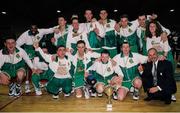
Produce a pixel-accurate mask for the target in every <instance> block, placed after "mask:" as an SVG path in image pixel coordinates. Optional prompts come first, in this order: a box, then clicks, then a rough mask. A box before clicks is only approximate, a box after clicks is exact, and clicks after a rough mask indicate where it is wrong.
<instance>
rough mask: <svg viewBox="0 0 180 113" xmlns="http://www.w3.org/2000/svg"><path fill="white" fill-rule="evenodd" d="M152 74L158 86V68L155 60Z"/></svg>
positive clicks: (154, 83)
mask: <svg viewBox="0 0 180 113" xmlns="http://www.w3.org/2000/svg"><path fill="white" fill-rule="evenodd" d="M152 75H153V85H154V86H157V68H156V64H155V62H153V68H152Z"/></svg>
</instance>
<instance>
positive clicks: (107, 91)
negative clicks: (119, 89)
mask: <svg viewBox="0 0 180 113" xmlns="http://www.w3.org/2000/svg"><path fill="white" fill-rule="evenodd" d="M104 92H105V94H106V95H107V96H108V101H107V106H106V107H107V111H111V110H112V100H111V99H112V95H113V88H112V87H111V86H107V87H106V88H105V90H104Z"/></svg>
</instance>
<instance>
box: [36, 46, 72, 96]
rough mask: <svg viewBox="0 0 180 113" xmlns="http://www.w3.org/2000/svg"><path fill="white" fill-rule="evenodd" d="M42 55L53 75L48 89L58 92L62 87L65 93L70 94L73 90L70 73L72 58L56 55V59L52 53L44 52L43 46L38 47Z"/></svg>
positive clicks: (51, 91)
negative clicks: (61, 57)
mask: <svg viewBox="0 0 180 113" xmlns="http://www.w3.org/2000/svg"><path fill="white" fill-rule="evenodd" d="M36 51H38V52H39V53H40V54H41V56H42V57H43V58H44V59H45V61H46V62H48V63H49V70H50V72H51V73H50V74H52V75H53V77H52V78H51V80H50V81H49V82H48V84H47V87H46V88H47V91H48V92H50V93H52V94H55V95H56V94H58V93H59V89H60V88H62V90H63V92H64V93H65V94H68V93H70V92H71V90H72V79H71V75H70V73H69V70H70V67H71V62H70V60H68V59H66V58H63V59H60V58H59V57H57V56H56V57H55V60H53V59H52V57H53V56H52V55H49V54H44V53H43V51H42V50H41V48H38V49H36Z"/></svg>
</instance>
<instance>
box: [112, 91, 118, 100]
mask: <svg viewBox="0 0 180 113" xmlns="http://www.w3.org/2000/svg"><path fill="white" fill-rule="evenodd" d="M113 99H114V100H117V99H118V96H117V94H116V93H115V92H114V93H113Z"/></svg>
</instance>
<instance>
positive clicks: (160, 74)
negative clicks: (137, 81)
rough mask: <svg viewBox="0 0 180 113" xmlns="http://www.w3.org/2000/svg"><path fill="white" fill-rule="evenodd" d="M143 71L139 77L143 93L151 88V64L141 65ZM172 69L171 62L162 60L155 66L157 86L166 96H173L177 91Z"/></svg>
mask: <svg viewBox="0 0 180 113" xmlns="http://www.w3.org/2000/svg"><path fill="white" fill-rule="evenodd" d="M143 66H144V71H143V73H142V75H141V77H142V82H143V87H144V91H145V92H147V90H148V89H149V88H151V87H154V86H153V75H152V67H153V64H152V62H148V63H146V64H144V65H143ZM173 75H174V73H173V67H172V64H171V62H169V61H167V60H164V61H158V64H157V86H159V87H160V88H161V89H162V90H163V91H164V92H166V93H167V94H174V93H176V91H177V87H176V82H175V80H174V76H173Z"/></svg>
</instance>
